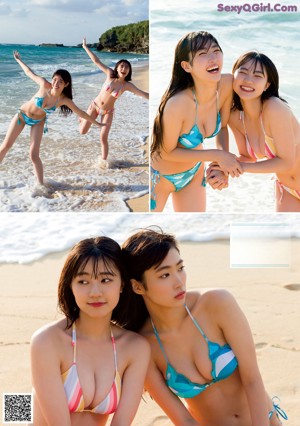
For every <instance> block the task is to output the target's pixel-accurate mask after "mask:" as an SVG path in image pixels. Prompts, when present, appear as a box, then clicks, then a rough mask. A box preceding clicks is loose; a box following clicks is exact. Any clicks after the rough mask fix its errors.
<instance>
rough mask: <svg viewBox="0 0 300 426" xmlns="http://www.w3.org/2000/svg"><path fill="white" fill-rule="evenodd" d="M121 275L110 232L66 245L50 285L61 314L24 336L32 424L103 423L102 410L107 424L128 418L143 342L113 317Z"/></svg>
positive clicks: (145, 356) (141, 372)
mask: <svg viewBox="0 0 300 426" xmlns="http://www.w3.org/2000/svg"><path fill="white" fill-rule="evenodd" d="M125 279H126V270H125V265H124V263H123V256H122V251H121V248H120V246H119V244H117V243H116V242H115V241H114V240H112V239H111V238H107V237H98V238H88V239H86V240H82V241H80V242H79V243H78V244H76V245H75V246H74V247H73V249H72V250H71V251H70V253H69V255H68V257H67V259H66V261H65V264H64V267H63V269H62V272H61V276H60V280H59V286H58V302H59V307H60V309H61V311H62V312H63V314H64V315H65V317H64V318H62V319H60V320H58V321H55V322H53V323H51V324H48V325H46V326H44V327H42V328H41V329H39V330H37V331H36V332H35V334H34V336H33V337H32V340H31V366H32V368H31V369H32V381H33V388H34V405H33V406H34V422H33V426H62V425H63V426H79V425H80V426H96V425H97V426H104V425H107V424H108V417H109V415H110V414H111V415H112V417H111V418H110V420H111V423H109V424H110V425H111V426H120V425H122V426H130V425H132V422H133V418H134V416H135V413H136V410H137V408H138V405H139V403H140V400H141V395H142V391H143V385H144V377H145V375H146V371H147V366H148V362H149V357H150V349H149V345H148V344H147V342H146V341H145V340H144V339H143V338H142V337H141V336H139V335H137V334H135V333H132V332H130V331H128V330H124V329H123V328H121V327H119V326H118V325H116V323H115V319H116V318H115V317H116V314H117V312H118V302H119V298H120V297H122V294H120V293H122V287H123V285H124V281H125ZM120 325H122V323H120ZM136 353H138V354H139V357H137V356H136Z"/></svg>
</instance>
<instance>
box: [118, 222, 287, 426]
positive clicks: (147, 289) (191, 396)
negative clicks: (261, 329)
mask: <svg viewBox="0 0 300 426" xmlns="http://www.w3.org/2000/svg"><path fill="white" fill-rule="evenodd" d="M123 250H124V252H125V257H126V258H127V260H126V264H127V267H128V268H129V273H130V276H131V284H132V287H129V288H126V289H125V290H126V293H127V294H126V296H125V297H124V308H123V309H126V307H127V311H126V315H127V325H126V328H128V329H130V330H135V331H138V332H139V333H141V334H142V335H143V336H144V337H146V339H147V340H148V342H149V343H150V346H151V350H152V354H151V362H150V367H149V370H148V374H147V377H146V389H147V390H148V392H149V393H150V395H151V396H152V397H153V398H154V400H155V401H156V402H157V403H158V404H159V405H160V407H161V408H162V409H163V410H164V412H165V413H166V414H167V416H168V417H169V419H170V420H171V421H172V423H173V424H174V425H175V426H183V425H184V426H187V425H189V426H200V425H201V426H203V425H205V426H233V425H234V426H270V425H271V426H278V425H280V424H281V422H280V420H279V417H278V416H279V414H278V413H280V414H281V415H282V416H283V417H284V418H286V414H285V413H284V412H283V411H282V410H281V409H280V408H279V407H278V404H277V400H275V399H274V402H272V400H271V399H270V398H269V397H268V395H267V394H266V391H265V389H264V385H263V382H262V378H261V375H260V372H259V369H258V365H257V360H256V354H255V346H254V342H253V339H252V335H251V331H250V328H249V325H248V323H247V320H246V318H245V316H244V314H243V313H242V311H241V310H240V308H239V306H238V304H237V302H236V301H235V300H234V298H233V297H232V296H231V294H229V293H228V292H227V291H225V290H211V291H208V292H206V293H204V294H200V293H199V292H186V272H185V269H184V263H183V260H182V258H181V256H180V252H179V249H178V246H177V242H176V240H175V238H174V237H173V236H172V235H168V234H165V233H163V232H155V231H153V230H143V231H140V232H138V233H136V234H134V235H132V236H131V237H130V238H129V239H128V240H127V241H126V242H125V243H124V244H123ZM122 303H123V302H122ZM181 398H182V399H183V400H184V403H183V401H182V400H181Z"/></svg>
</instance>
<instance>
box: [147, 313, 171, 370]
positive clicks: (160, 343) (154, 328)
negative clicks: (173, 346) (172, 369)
mask: <svg viewBox="0 0 300 426" xmlns="http://www.w3.org/2000/svg"><path fill="white" fill-rule="evenodd" d="M151 324H152V328H153V331H154V334H155V336H156V339H157V341H158V343H159V346H160V349H161V351H162V353H163V356H164V358H165V360H166V362H167V364H168V363H169V361H168V357H167V354H166V352H165V350H164V347H163V344H162V342H161V340H160V337H159V334H158V331H157V330H156V327H155V325H154V323H153V321H152V319H151Z"/></svg>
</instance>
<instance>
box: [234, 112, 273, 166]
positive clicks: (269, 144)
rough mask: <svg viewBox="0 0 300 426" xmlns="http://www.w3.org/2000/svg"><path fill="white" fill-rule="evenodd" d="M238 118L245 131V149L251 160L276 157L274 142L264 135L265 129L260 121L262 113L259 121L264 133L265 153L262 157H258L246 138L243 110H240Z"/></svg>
mask: <svg viewBox="0 0 300 426" xmlns="http://www.w3.org/2000/svg"><path fill="white" fill-rule="evenodd" d="M240 120H242V122H243V126H244V132H245V139H246V149H247V152H248V154H249V156H250V157H251V158H252V160H255V161H257V160H259V159H261V158H268V159H271V158H275V157H276V149H275V144H274V141H273V139H272V138H270V136H268V135H266V132H265V129H264V125H263V121H262V114H260V123H261V127H262V130H263V132H264V135H265V155H264V157H259V156H258V155H257V154H256V153H255V151H254V149H253V148H252V146H251V145H250V142H249V138H248V134H247V130H246V125H245V114H244V111H240Z"/></svg>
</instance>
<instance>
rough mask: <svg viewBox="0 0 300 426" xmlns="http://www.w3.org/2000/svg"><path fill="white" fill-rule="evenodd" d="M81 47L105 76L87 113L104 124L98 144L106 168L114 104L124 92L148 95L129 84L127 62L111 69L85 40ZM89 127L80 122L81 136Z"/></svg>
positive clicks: (130, 71)
mask: <svg viewBox="0 0 300 426" xmlns="http://www.w3.org/2000/svg"><path fill="white" fill-rule="evenodd" d="M82 47H83V48H84V50H85V51H86V53H87V54H88V56H89V57H90V58H91V60H92V61H93V62H94V64H95V65H96V66H97V67H98V68H99V69H100V70H101V71H102V72H104V74H106V80H105V82H104V84H103V86H102V88H101V90H100V92H99V93H98V95H97V96H96V98H95V99H94V100H93V101H92V102H91V104H90V106H89V107H88V110H87V113H88V114H89V115H90V116H91V117H93V118H96V117H97V116H98V115H99V117H100V120H101V123H105V124H106V126H105V130H104V129H103V130H102V129H101V130H100V143H101V157H102V161H100V166H101V167H102V168H107V161H106V160H107V156H108V134H109V131H110V128H111V125H112V121H113V114H114V110H115V107H114V106H115V102H116V100H117V99H119V97H120V96H121V95H122V94H123V93H124V92H126V91H129V92H132V93H134V94H135V95H138V96H142V97H143V98H145V99H149V93H147V92H144V91H143V90H140V89H138V88H137V87H136V86H135V85H134V84H132V83H131V82H130V80H131V74H132V68H131V64H130V62H129V61H127V60H126V59H121V60H120V61H118V62H117V63H116V65H115V68H114V69H112V68H110V67H108V66H107V65H105V64H104V63H103V62H101V61H100V59H99V58H98V56H96V55H95V54H94V53H93V52H92V51H91V50H90V49H89V48H88V46H87V44H86V39H85V38H84V39H83V42H82ZM90 127H91V125H90V123H89V121H87V120H80V127H79V131H80V133H81V134H83V135H84V134H86V133H87V132H88V130H89V128H90Z"/></svg>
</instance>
